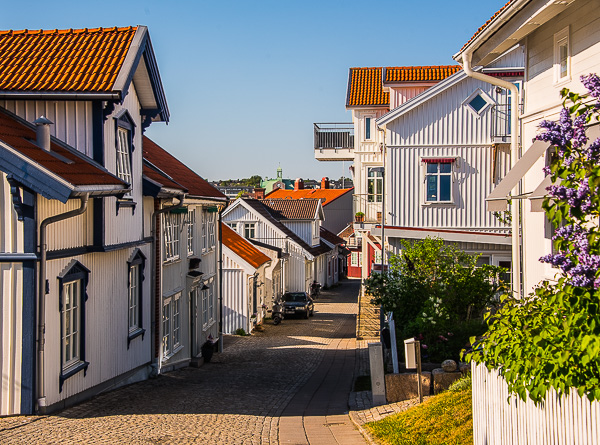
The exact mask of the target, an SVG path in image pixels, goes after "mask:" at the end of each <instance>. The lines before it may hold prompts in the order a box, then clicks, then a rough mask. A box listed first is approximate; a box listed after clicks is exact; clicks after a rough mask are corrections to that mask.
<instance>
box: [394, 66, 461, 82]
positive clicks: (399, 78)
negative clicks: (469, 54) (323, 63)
mask: <svg viewBox="0 0 600 445" xmlns="http://www.w3.org/2000/svg"><path fill="white" fill-rule="evenodd" d="M461 69H462V67H461V66H460V65H440V66H395V67H394V66H392V67H387V68H386V69H385V80H384V83H385V82H427V81H429V82H432V81H440V80H444V79H445V78H446V77H449V76H451V75H452V74H454V73H456V72H457V71H459V70H461Z"/></svg>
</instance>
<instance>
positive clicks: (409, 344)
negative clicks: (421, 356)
mask: <svg viewBox="0 0 600 445" xmlns="http://www.w3.org/2000/svg"><path fill="white" fill-rule="evenodd" d="M419 346H420V342H419V341H417V340H415V339H414V338H409V339H407V340H404V357H405V359H406V360H405V361H406V369H417V352H420V351H418V350H417V348H418V347H419Z"/></svg>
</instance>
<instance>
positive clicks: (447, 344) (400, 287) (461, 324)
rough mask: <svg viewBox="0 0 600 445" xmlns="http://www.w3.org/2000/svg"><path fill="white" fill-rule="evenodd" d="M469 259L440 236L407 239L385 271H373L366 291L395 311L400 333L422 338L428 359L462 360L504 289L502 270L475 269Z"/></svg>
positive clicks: (390, 310)
mask: <svg viewBox="0 0 600 445" xmlns="http://www.w3.org/2000/svg"><path fill="white" fill-rule="evenodd" d="M477 258H478V256H477V255H470V254H467V253H465V252H463V251H462V250H460V249H458V248H457V247H456V246H455V245H453V244H446V243H444V241H443V240H442V239H440V238H426V239H424V240H420V241H417V242H414V243H410V242H408V241H403V243H402V254H401V255H393V256H392V257H391V258H390V266H389V270H388V272H386V273H383V274H379V273H373V274H372V275H371V276H370V277H369V278H367V279H366V280H365V283H364V284H365V290H366V291H367V292H368V293H369V294H370V295H371V296H372V297H373V300H374V302H375V303H376V304H380V305H381V306H382V307H383V310H384V311H386V312H393V313H394V320H395V321H396V325H397V326H398V327H399V328H400V332H399V334H401V335H404V336H407V337H412V336H419V338H420V339H421V340H423V341H424V345H425V347H426V348H427V351H426V354H427V355H429V358H430V359H444V358H449V356H452V357H455V358H458V354H459V352H460V350H461V348H462V347H463V346H464V345H465V343H466V342H467V340H468V338H469V336H471V335H473V334H477V333H482V331H483V329H484V327H483V325H482V323H481V320H476V321H473V319H479V318H480V317H481V314H482V312H483V311H484V309H485V308H486V307H487V306H489V305H490V304H492V302H493V299H494V296H495V295H496V294H497V293H498V291H499V290H500V289H501V288H502V283H501V282H500V281H499V277H500V275H501V273H502V272H503V271H504V269H502V268H499V267H497V266H490V265H487V264H485V265H482V266H481V267H478V266H477Z"/></svg>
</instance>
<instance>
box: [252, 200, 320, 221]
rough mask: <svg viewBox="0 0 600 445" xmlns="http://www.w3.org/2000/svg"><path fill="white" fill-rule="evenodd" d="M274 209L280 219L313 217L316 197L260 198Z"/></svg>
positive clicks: (316, 207)
mask: <svg viewBox="0 0 600 445" xmlns="http://www.w3.org/2000/svg"><path fill="white" fill-rule="evenodd" d="M260 202H262V203H263V204H264V205H266V206H267V207H269V208H270V209H272V210H274V211H275V212H276V214H277V215H278V216H279V217H280V219H315V215H316V214H317V209H318V208H319V200H318V199H271V198H266V199H263V200H261V201H260Z"/></svg>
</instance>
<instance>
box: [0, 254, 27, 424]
mask: <svg viewBox="0 0 600 445" xmlns="http://www.w3.org/2000/svg"><path fill="white" fill-rule="evenodd" d="M0 292H2V294H1V300H0V301H1V302H2V307H1V308H2V316H1V317H0V335H2V337H1V341H0V372H2V391H1V392H0V415H2V416H5V415H11V414H20V413H21V355H22V352H21V351H22V349H23V344H22V339H23V333H22V326H23V323H22V319H23V313H22V308H23V306H22V301H23V265H22V264H21V263H0Z"/></svg>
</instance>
